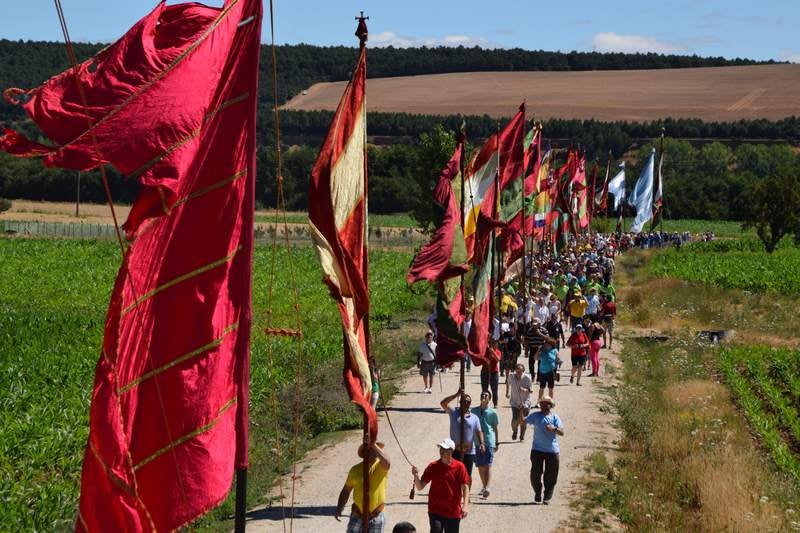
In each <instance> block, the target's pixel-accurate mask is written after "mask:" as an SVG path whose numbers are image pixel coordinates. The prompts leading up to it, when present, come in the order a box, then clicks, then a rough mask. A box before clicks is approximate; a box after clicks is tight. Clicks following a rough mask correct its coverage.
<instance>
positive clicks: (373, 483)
mask: <svg viewBox="0 0 800 533" xmlns="http://www.w3.org/2000/svg"><path fill="white" fill-rule="evenodd" d="M365 450H366V454H367V462H368V463H370V467H369V523H368V524H367V528H366V529H364V528H363V519H364V513H362V512H361V507H362V505H363V502H364V462H363V461H361V462H359V463H357V464H355V465H353V467H352V468H351V469H350V472H348V474H347V481H345V482H344V487H342V491H341V492H340V493H339V501H338V503H337V505H336V513H335V514H334V518H336V520H337V521H338V520H339V517H340V516H342V511H343V510H344V506H345V505H346V504H347V500H348V499H349V498H350V493H351V492H352V493H353V507H352V509H351V511H350V521H349V522H348V523H347V533H383V528H384V525H385V524H386V517H385V516H384V514H383V507H384V503H385V502H386V477H387V475H388V474H389V467H390V466H391V462H390V461H389V457H388V456H387V455H386V454H385V453H384V452H383V443H382V442H376V443H374V444H372V445H366V444H362V445H361V446H359V447H358V456H359V457H361V458H364V453H365Z"/></svg>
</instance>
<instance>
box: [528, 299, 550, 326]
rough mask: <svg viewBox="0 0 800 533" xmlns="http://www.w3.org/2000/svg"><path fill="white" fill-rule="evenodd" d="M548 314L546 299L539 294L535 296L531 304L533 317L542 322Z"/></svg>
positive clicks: (545, 320)
mask: <svg viewBox="0 0 800 533" xmlns="http://www.w3.org/2000/svg"><path fill="white" fill-rule="evenodd" d="M549 316H550V309H549V308H548V304H547V301H546V300H545V299H544V298H542V297H541V296H539V297H537V298H536V303H534V305H533V317H532V318H533V319H539V322H540V323H542V324H544V323H545V322H547V318H548V317H549Z"/></svg>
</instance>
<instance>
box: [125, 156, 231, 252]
mask: <svg viewBox="0 0 800 533" xmlns="http://www.w3.org/2000/svg"><path fill="white" fill-rule="evenodd" d="M246 175H247V169H244V170H240V171H239V172H237V173H236V174H234V175H233V176H231V177H229V178H225V179H224V180H220V181H218V182H216V183H212V184H211V185H209V186H207V187H203V188H202V189H197V190H196V191H194V192H191V193H189V194H187V195H186V196H184V197H183V198H179V199H178V200H176V201H175V203H174V204H172V209H174V208H176V207H178V206H180V205H183V204H185V203H188V202H189V200H194V199H195V198H198V197H200V196H203V195H204V194H208V193H210V192H213V191H215V190H217V189H221V188H222V187H224V186H225V185H230V184H231V183H233V182H234V181H236V180H238V179H239V178H241V177H242V176H246ZM172 209H170V210H169V213H167V214H170V213H172ZM158 220H161V219H160V218H157V217H154V218H148V219H147V220H146V221H145V222H143V223H142V225H141V226H139V229H138V230H136V233H135V234H134V235H133V236H132V237H131V241H133V240H136V239H138V238H139V237H141V236H142V234H143V233H144V232H145V231H147V230H148V229H150V227H151V226H152V225H153V224H154V223H155V222H156V221H158Z"/></svg>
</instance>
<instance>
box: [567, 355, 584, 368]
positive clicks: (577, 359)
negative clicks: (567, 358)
mask: <svg viewBox="0 0 800 533" xmlns="http://www.w3.org/2000/svg"><path fill="white" fill-rule="evenodd" d="M571 359H572V366H583V365H585V364H586V356H585V355H573V356H571Z"/></svg>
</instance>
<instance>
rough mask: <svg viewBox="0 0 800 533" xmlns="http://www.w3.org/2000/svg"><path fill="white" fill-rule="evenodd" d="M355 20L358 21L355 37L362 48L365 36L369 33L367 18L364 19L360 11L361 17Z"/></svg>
mask: <svg viewBox="0 0 800 533" xmlns="http://www.w3.org/2000/svg"><path fill="white" fill-rule="evenodd" d="M356 20H357V21H358V29H356V37H358V40H359V41H360V42H361V46H364V44H365V43H366V42H367V36H368V35H369V32H368V31H367V21H368V20H369V17H365V16H364V12H363V11H361V15H360V16H358V17H356Z"/></svg>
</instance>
